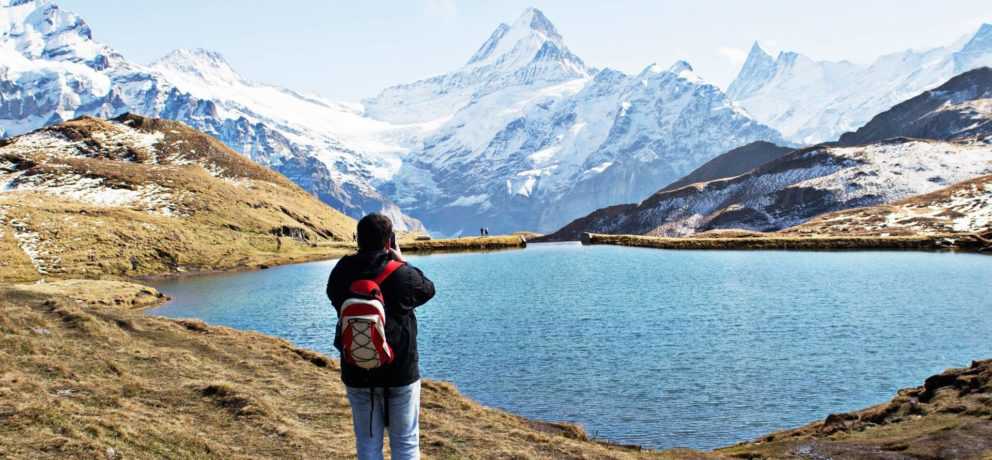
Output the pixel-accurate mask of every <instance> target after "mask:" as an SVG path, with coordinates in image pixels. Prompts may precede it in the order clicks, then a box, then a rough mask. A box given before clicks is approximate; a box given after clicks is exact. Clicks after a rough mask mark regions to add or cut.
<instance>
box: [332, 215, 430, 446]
mask: <svg viewBox="0 0 992 460" xmlns="http://www.w3.org/2000/svg"><path fill="white" fill-rule="evenodd" d="M357 239H358V253H356V254H353V255H349V256H345V257H344V258H342V259H341V260H340V261H338V263H337V265H335V266H334V270H332V271H331V276H330V278H329V279H328V280H327V297H328V298H330V299H331V303H332V304H333V305H334V308H335V310H336V311H337V312H338V327H337V330H336V332H335V335H334V346H335V348H337V349H338V351H339V352H340V351H342V337H341V335H342V334H341V332H342V331H341V324H340V323H341V320H340V316H341V308H342V306H343V304H344V303H345V300H347V299H348V298H349V297H351V295H352V293H351V285H352V282H353V281H355V280H370V279H374V278H376V276H378V275H380V274H382V273H383V272H384V270H385V268H386V266H387V264H388V263H389V262H390V261H391V260H396V261H399V262H401V263H402V265H401V266H400V267H399V268H396V269H395V271H393V272H392V273H390V274H389V275H388V277H387V278H386V279H385V280H383V281H382V282H381V283H380V284H379V287H380V288H381V290H382V297H383V298H384V300H385V304H384V309H385V312H386V321H385V331H386V333H385V336H386V342H387V343H388V344H389V346H390V347H392V350H393V356H394V358H393V361H392V362H390V363H388V364H384V365H382V366H380V367H376V368H374V369H364V368H362V367H359V366H357V365H355V364H352V363H349V362H347V361H346V360H344V359H342V360H341V380H342V381H343V382H344V384H345V386H346V389H347V393H348V402H349V403H351V415H352V421H353V422H354V428H355V442H356V445H357V450H358V458H359V460H371V459H382V458H383V454H382V445H383V430H384V427H386V426H388V427H389V447H390V449H391V450H392V458H393V459H395V460H405V459H419V458H420V428H419V421H420V368H419V357H418V354H417V317H416V315H415V314H414V309H415V308H417V307H419V306H421V305H423V304H425V303H427V301H428V300H430V299H431V298H432V297H434V283H432V282H431V280H429V279H427V277H425V276H424V274H423V273H422V272H421V271H420V270H419V269H417V268H415V267H413V266H411V265H409V264H407V263H406V262H405V261H404V260H403V255H402V253H401V252H400V249H399V247H398V246H397V245H396V244H395V235H394V234H393V224H392V222H391V221H390V220H389V218H388V217H386V216H384V215H382V214H369V215H367V216H365V217H364V218H362V220H361V221H359V222H358V235H357ZM342 356H344V354H343V353H342Z"/></svg>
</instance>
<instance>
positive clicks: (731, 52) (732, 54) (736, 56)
mask: <svg viewBox="0 0 992 460" xmlns="http://www.w3.org/2000/svg"><path fill="white" fill-rule="evenodd" d="M717 52H719V53H720V55H721V56H723V57H724V58H726V59H727V60H729V61H730V62H731V63H732V64H735V65H739V64H743V63H744V61H745V60H746V59H747V50H742V49H740V48H731V47H729V46H722V47H720V49H718V50H717Z"/></svg>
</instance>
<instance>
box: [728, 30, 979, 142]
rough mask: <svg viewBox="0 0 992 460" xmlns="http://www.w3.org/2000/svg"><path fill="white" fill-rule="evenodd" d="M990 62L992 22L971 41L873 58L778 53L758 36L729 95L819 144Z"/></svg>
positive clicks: (788, 132)
mask: <svg viewBox="0 0 992 460" xmlns="http://www.w3.org/2000/svg"><path fill="white" fill-rule="evenodd" d="M988 65H992V25H989V24H984V25H982V26H981V27H980V28H979V30H978V31H977V32H976V33H975V34H974V35H972V36H970V37H968V38H967V39H966V40H961V41H958V42H956V43H954V44H951V45H948V46H945V47H939V48H933V49H929V50H925V51H914V50H907V51H903V52H898V53H892V54H888V55H885V56H881V57H879V58H878V59H876V60H875V62H873V63H872V64H870V65H858V64H854V63H851V62H847V61H840V62H828V61H814V60H813V59H810V58H809V57H806V56H804V55H802V54H798V53H794V52H782V53H779V55H778V56H777V57H775V58H773V57H772V56H771V55H769V54H768V53H766V52H765V51H764V50H763V49H762V48H761V47H760V46H759V45H758V44H757V43H755V44H754V46H753V47H752V48H751V52H750V54H749V55H748V58H747V60H746V61H745V63H744V66H743V67H742V68H741V71H740V73H739V74H738V76H737V78H736V79H735V80H734V81H733V83H731V85H730V86H729V87H728V90H727V94H728V95H729V96H730V98H731V99H732V100H734V101H735V102H737V103H738V104H740V105H741V106H743V107H744V108H745V109H747V111H748V113H750V114H751V115H752V116H753V117H754V118H755V119H757V120H758V121H760V122H762V123H765V124H767V125H769V126H772V127H774V128H776V129H778V130H779V131H780V132H781V133H782V134H783V135H784V136H785V137H786V138H788V139H789V140H791V141H794V142H797V143H801V144H815V143H817V142H824V141H833V140H836V139H837V136H839V135H840V134H841V133H844V132H846V131H852V130H854V129H856V128H858V127H860V126H862V125H864V124H865V123H866V122H867V121H868V120H869V119H870V118H871V117H872V116H874V115H875V114H878V113H880V112H882V111H885V110H888V109H889V108H891V107H892V106H893V105H895V104H897V103H899V102H901V101H903V100H906V99H908V98H910V97H912V96H913V95H915V94H918V93H920V92H921V91H924V90H927V89H931V88H934V87H936V86H938V85H940V84H941V83H943V82H945V81H947V80H948V79H949V78H951V77H953V76H954V75H957V74H960V73H962V72H965V71H968V70H971V69H975V68H978V67H981V66H988Z"/></svg>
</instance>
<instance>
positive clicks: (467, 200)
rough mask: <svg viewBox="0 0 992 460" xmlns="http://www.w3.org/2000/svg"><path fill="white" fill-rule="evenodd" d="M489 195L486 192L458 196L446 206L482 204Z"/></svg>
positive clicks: (487, 200) (486, 202) (485, 202)
mask: <svg viewBox="0 0 992 460" xmlns="http://www.w3.org/2000/svg"><path fill="white" fill-rule="evenodd" d="M488 202H489V195H488V194H486V193H480V194H478V195H469V196H462V197H458V199H457V200H455V201H452V202H451V203H450V204H448V206H479V205H482V204H488Z"/></svg>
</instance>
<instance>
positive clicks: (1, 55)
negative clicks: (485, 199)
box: [0, 0, 420, 228]
mask: <svg viewBox="0 0 992 460" xmlns="http://www.w3.org/2000/svg"><path fill="white" fill-rule="evenodd" d="M125 112H132V113H137V114H141V115H145V116H154V117H160V118H169V119H174V120H179V121H182V122H184V123H186V124H188V125H190V126H192V127H194V128H197V129H200V130H202V131H204V132H207V133H209V134H212V135H214V136H216V137H217V138H218V139H220V140H222V141H223V142H224V143H226V144H228V145H229V146H231V147H232V148H234V149H235V150H237V151H239V152H241V153H243V154H245V155H248V156H249V157H250V158H251V159H252V160H254V161H256V162H258V163H260V164H263V165H266V166H269V167H272V168H273V169H276V170H277V171H280V172H282V173H283V174H285V175H286V176H288V177H289V178H290V179H292V180H294V181H295V182H297V183H299V184H300V185H301V186H303V187H304V188H305V189H306V190H308V191H309V192H311V193H313V194H315V195H317V196H319V197H320V198H321V199H322V200H323V201H325V202H326V203H328V204H330V205H331V206H333V207H335V208H338V209H341V210H343V211H345V212H347V213H349V214H351V215H353V216H357V215H360V214H362V213H365V212H370V211H376V210H380V209H387V210H392V211H393V214H394V215H396V216H397V217H400V216H399V215H398V214H396V213H395V209H396V207H395V205H393V204H392V203H390V202H389V201H388V200H387V199H385V198H384V197H383V196H382V195H381V194H379V193H378V191H377V190H376V189H375V186H374V185H373V184H374V182H375V181H376V180H378V179H379V178H381V177H382V176H383V175H385V174H386V173H383V170H388V169H389V168H393V167H395V164H396V163H397V160H396V158H395V157H396V156H398V155H402V154H403V153H404V152H405V147H404V145H405V144H406V143H409V142H413V141H408V138H410V137H411V136H412V137H415V136H416V135H415V132H416V130H417V128H416V127H397V126H393V125H388V124H385V123H381V122H376V121H375V120H370V119H368V118H366V117H363V116H362V115H361V114H360V110H358V109H355V108H353V107H347V106H344V105H340V104H332V103H328V102H325V101H322V100H320V99H319V98H315V97H308V96H304V95H300V94H297V93H294V92H292V91H289V90H286V89H283V88H278V87H274V86H269V85H262V84H256V83H252V82H249V81H247V80H245V79H243V78H242V77H241V76H239V75H238V74H237V72H235V71H234V70H233V69H232V68H231V67H230V66H229V65H228V64H227V63H226V62H225V61H224V60H223V58H222V57H221V56H220V55H219V54H217V53H211V52H207V51H202V50H195V51H190V50H179V51H176V52H173V53H171V54H170V55H169V56H166V57H165V58H163V59H162V60H160V61H159V62H157V63H155V64H154V65H152V66H150V67H145V66H141V65H137V64H134V63H130V62H128V61H127V60H126V59H124V57H122V56H121V55H120V54H119V53H117V52H115V51H114V50H113V49H112V48H110V47H108V46H106V45H103V44H101V43H99V42H96V41H94V40H93V35H92V32H91V30H90V28H89V26H88V25H87V24H86V23H85V22H84V21H83V20H82V19H81V18H80V17H79V16H77V15H75V14H73V13H70V12H67V11H65V10H62V9H61V8H59V7H58V6H57V5H55V4H53V3H50V2H49V1H47V0H0V135H2V136H13V135H18V134H22V133H26V132H28V131H31V130H34V129H37V128H40V127H42V126H46V125H50V124H55V123H59V122H62V121H65V120H69V119H72V118H75V117H79V116H82V115H93V116H98V117H104V118H109V117H114V116H117V115H119V114H122V113H125ZM410 133H413V134H410ZM397 224H398V227H400V228H404V227H413V228H419V226H420V224H419V222H417V221H416V220H413V219H410V218H407V217H405V216H404V218H403V219H399V220H398V221H397Z"/></svg>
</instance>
